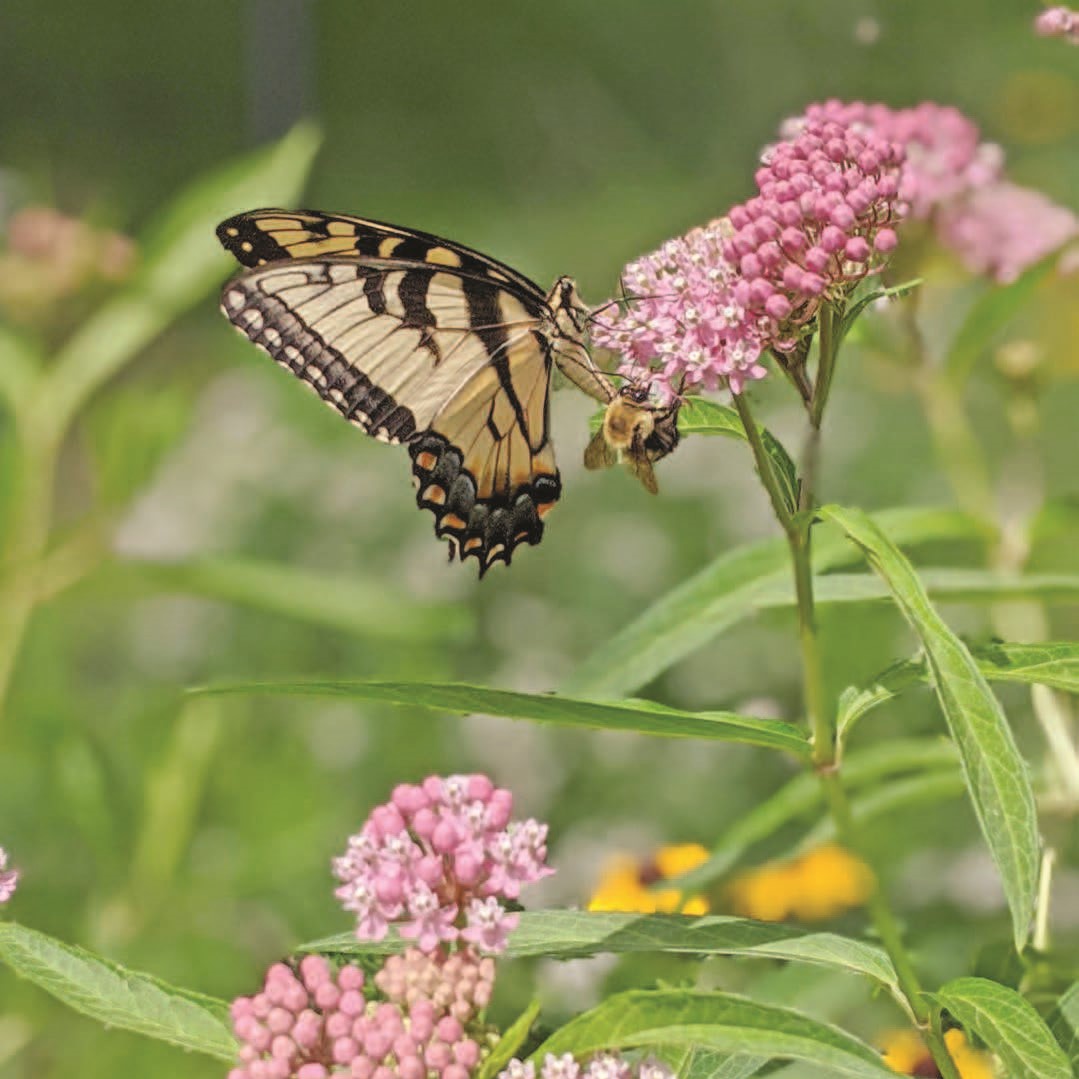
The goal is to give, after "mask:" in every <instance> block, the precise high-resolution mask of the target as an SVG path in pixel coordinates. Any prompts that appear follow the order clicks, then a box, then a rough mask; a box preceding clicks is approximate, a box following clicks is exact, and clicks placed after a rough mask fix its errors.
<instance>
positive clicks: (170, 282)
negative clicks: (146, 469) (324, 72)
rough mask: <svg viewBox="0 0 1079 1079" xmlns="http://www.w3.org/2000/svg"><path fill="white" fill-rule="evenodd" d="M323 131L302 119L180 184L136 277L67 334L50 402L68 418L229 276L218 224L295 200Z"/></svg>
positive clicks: (60, 419)
mask: <svg viewBox="0 0 1079 1079" xmlns="http://www.w3.org/2000/svg"><path fill="white" fill-rule="evenodd" d="M319 141H320V137H319V134H318V132H317V131H316V130H315V128H313V127H312V126H311V125H310V124H306V123H301V124H298V125H297V126H296V127H294V128H293V129H292V130H291V131H290V132H289V133H288V134H287V135H285V137H284V138H282V139H280V140H279V141H278V142H276V143H274V144H272V145H270V146H267V147H263V148H261V149H259V150H256V151H255V152H254V153H251V154H248V155H245V156H244V157H242V158H241V159H239V160H236V161H230V162H228V163H227V164H225V165H224V166H221V167H220V168H217V169H215V170H213V171H212V172H211V173H209V174H208V175H206V176H204V177H202V178H200V179H198V180H196V181H195V182H194V183H193V184H192V185H191V186H190V187H189V188H187V189H186V190H184V191H182V192H181V193H180V194H179V195H178V196H177V197H176V199H175V200H174V201H173V203H172V204H171V205H170V206H169V207H167V208H166V209H165V211H164V212H163V214H162V215H161V216H160V217H159V219H158V222H157V225H156V226H155V227H154V228H152V229H151V230H150V232H149V234H148V235H147V236H146V237H144V239H143V243H142V250H143V259H142V265H141V266H140V268H139V269H138V271H137V272H136V274H135V275H134V277H133V278H132V280H131V283H130V284H129V285H128V286H127V287H126V288H125V289H124V290H123V291H122V292H120V293H119V294H118V295H117V296H116V298H115V299H113V300H110V301H109V302H108V303H107V304H106V305H105V306H104V307H102V308H101V310H100V311H98V312H97V313H96V314H95V315H94V316H93V317H92V318H90V319H89V320H88V321H87V322H85V323H84V324H83V325H82V327H80V329H79V330H78V331H77V332H76V333H75V334H74V335H73V336H72V337H71V338H70V339H69V340H68V342H67V344H66V345H65V346H64V348H63V350H62V351H61V353H60V355H59V357H58V358H57V361H56V364H55V365H54V366H53V368H52V373H51V375H50V376H49V377H50V379H51V383H52V384H51V386H50V389H49V393H50V395H51V401H50V403H51V407H52V410H53V413H52V414H53V415H54V417H55V418H56V421H55V422H57V423H58V424H60V425H63V424H64V423H65V422H66V420H67V419H69V418H70V417H71V416H73V415H74V414H75V412H76V411H77V409H78V408H79V406H80V405H81V404H82V403H83V402H84V401H85V400H86V398H87V397H89V396H90V394H92V393H93V392H94V391H96V390H97V389H98V387H99V386H101V384H102V383H104V382H105V381H106V380H107V379H109V378H111V377H112V376H113V375H115V374H116V373H117V372H118V371H119V370H120V369H121V368H122V367H123V366H124V365H125V364H126V363H127V362H128V361H129V360H130V359H132V358H133V357H134V356H135V355H136V354H137V353H138V352H139V350H140V349H142V348H143V347H144V346H145V345H146V344H148V343H149V342H150V341H151V340H153V338H154V337H156V336H157V335H158V334H159V333H161V331H162V330H163V329H164V328H165V327H166V326H167V325H169V323H171V322H172V321H173V320H174V319H175V318H177V317H178V316H179V315H180V314H181V313H182V312H183V311H185V310H187V309H188V308H189V307H191V306H193V305H194V304H195V303H197V302H198V301H199V300H201V299H202V298H203V297H204V296H208V295H209V294H210V293H211V292H213V291H214V289H215V288H216V287H217V285H218V283H219V282H220V281H221V279H222V278H223V277H224V276H225V274H226V273H227V271H228V267H229V258H228V256H227V255H226V254H225V253H224V252H223V251H222V250H221V247H220V245H219V244H218V242H217V239H216V237H215V236H214V227H215V226H216V225H217V224H218V222H220V221H221V220H222V218H225V217H228V216H229V214H234V213H236V212H237V211H239V210H247V209H251V208H252V207H254V206H273V205H280V204H281V203H288V202H291V201H292V200H293V199H295V198H296V197H297V195H299V193H300V191H301V189H302V187H303V183H304V180H305V179H306V177H307V173H308V170H309V169H310V167H311V163H312V161H313V160H314V155H315V152H316V150H317V149H318V144H319Z"/></svg>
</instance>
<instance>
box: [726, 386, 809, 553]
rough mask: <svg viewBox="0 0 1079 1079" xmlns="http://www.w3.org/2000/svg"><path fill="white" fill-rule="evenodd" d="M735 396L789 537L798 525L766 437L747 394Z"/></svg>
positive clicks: (762, 477)
mask: <svg viewBox="0 0 1079 1079" xmlns="http://www.w3.org/2000/svg"><path fill="white" fill-rule="evenodd" d="M733 396H734V407H735V408H736V409H737V411H738V418H739V419H740V420H741V421H742V427H743V429H744V430H745V432H746V441H747V442H748V443H749V448H750V450H752V452H753V461H754V464H756V466H757V475H758V476H759V477H760V481H761V483H762V484H763V485H764V489H765V490H766V491H767V492H768V498H769V500H770V501H771V503H772V510H773V512H774V513H775V515H776V519H777V520H778V521H779V523H780V525H782V527H783V531H784V532H785V533H786V534H787V536H788V537H789V536H790V535H791V533H792V531H795V530H796V528H797V526H796V525H795V523H794V519H793V516H792V514H791V511H790V509H789V508H788V506H787V503H786V502H785V501H784V500H783V492H782V490H781V489H780V486H779V480H778V478H777V477H776V474H775V469H774V468H773V467H772V459H771V458H770V457H769V456H768V451H767V450H766V449H765V447H764V439H763V438H761V431H760V428H759V427H758V426H757V421H756V420H754V419H753V413H752V411H751V410H750V407H749V401H747V400H746V396H745V394H742V393H736V394H734V395H733Z"/></svg>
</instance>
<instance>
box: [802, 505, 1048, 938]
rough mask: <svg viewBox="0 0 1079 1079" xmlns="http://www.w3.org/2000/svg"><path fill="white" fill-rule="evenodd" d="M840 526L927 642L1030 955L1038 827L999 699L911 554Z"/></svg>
mask: <svg viewBox="0 0 1079 1079" xmlns="http://www.w3.org/2000/svg"><path fill="white" fill-rule="evenodd" d="M821 513H822V515H823V516H826V517H828V518H830V519H831V520H833V521H835V522H836V523H837V524H838V525H839V526H840V527H841V528H842V529H843V530H844V531H845V532H846V533H847V534H848V535H849V536H850V537H851V539H852V540H853V541H854V542H855V543H856V544H858V546H859V547H861V548H862V550H863V551H864V552H865V555H866V557H867V559H868V560H869V563H870V565H871V566H872V567H873V569H874V570H876V572H877V573H878V574H879V575H880V576H881V577H882V578H883V580H884V581H885V582H886V583H887V584H888V587H889V589H890V590H891V593H892V596H893V598H894V600H895V602H896V604H897V605H898V606H899V608H900V610H901V611H902V612H903V614H904V615H905V616H906V618H907V620H908V621H909V622H910V624H911V626H912V627H913V628H914V631H915V632H916V633H917V635H918V636H919V638H920V639H921V643H922V647H923V649H924V650H925V656H926V665H927V668H928V670H929V675H930V679H931V682H932V685H933V689H934V691H935V692H936V695H937V698H938V700H939V701H940V705H941V708H942V710H943V712H944V716H945V718H946V720H947V722H948V727H949V729H950V730H951V733H952V738H953V739H954V740H955V743H956V745H957V746H958V748H959V755H960V759H961V761H962V766H963V773H964V775H965V777H966V782H967V789H968V791H969V792H970V798H971V801H972V803H973V805H974V811H975V813H976V815H977V817H978V822H979V824H980V825H981V830H982V834H983V835H984V836H985V840H986V843H987V844H988V845H989V849H990V851H991V852H992V855H993V859H994V861H995V862H996V864H997V869H998V870H999V872H1000V875H1001V879H1002V882H1003V884H1004V893H1005V895H1006V896H1007V898H1008V906H1009V908H1010V909H1011V914H1012V930H1013V935H1014V938H1015V944H1016V947H1017V948H1020V949H1021V948H1022V946H1023V944H1024V942H1025V941H1026V938H1027V933H1028V931H1029V928H1030V922H1031V918H1032V916H1033V913H1034V893H1035V889H1036V887H1037V878H1038V849H1039V838H1038V824H1037V817H1036V814H1035V808H1034V792H1033V790H1032V789H1031V784H1030V776H1029V774H1028V771H1027V767H1026V764H1025V762H1024V761H1023V758H1022V757H1021V756H1020V755H1019V750H1018V748H1017V747H1016V744H1015V739H1014V738H1013V737H1012V732H1011V729H1010V728H1009V726H1008V723H1007V720H1006V719H1005V717H1004V712H1003V710H1002V709H1001V707H1000V704H999V703H998V701H997V699H996V697H994V696H993V693H992V691H991V690H990V688H989V685H988V683H987V682H986V680H985V676H984V675H983V674H982V672H981V670H980V669H979V668H978V664H977V662H976V661H975V660H974V657H973V656H971V654H970V652H969V651H968V650H967V648H966V646H965V645H964V644H963V642H962V641H961V640H960V639H959V638H958V637H957V636H956V635H955V634H954V633H953V632H952V631H951V630H950V629H949V628H948V626H947V625H945V623H944V621H943V620H942V619H941V617H940V615H938V614H937V612H936V610H935V609H934V607H933V605H932V604H931V603H930V601H929V597H928V595H926V592H925V589H924V588H923V587H922V584H921V582H920V581H919V579H918V576H917V574H916V573H915V572H914V568H913V567H912V566H911V564H910V562H909V561H908V560H907V559H906V557H905V556H904V555H903V553H902V552H901V551H900V550H899V549H898V548H897V547H896V546H895V544H894V543H892V541H891V540H890V539H889V538H888V537H887V535H886V534H885V533H884V532H883V531H882V530H881V529H880V527H879V526H878V525H877V524H875V523H874V522H873V521H872V520H871V519H870V518H869V517H868V516H867V515H866V514H864V513H862V512H861V511H860V510H854V509H848V508H845V507H841V506H828V507H825V508H824V509H823V510H822V511H821Z"/></svg>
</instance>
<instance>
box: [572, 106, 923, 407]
mask: <svg viewBox="0 0 1079 1079" xmlns="http://www.w3.org/2000/svg"><path fill="white" fill-rule="evenodd" d="M902 164H903V151H902V148H901V147H900V146H899V145H898V144H896V143H894V142H892V141H890V140H888V139H886V138H883V137H881V136H879V135H878V134H876V133H875V132H874V131H873V130H872V129H871V128H869V127H867V126H866V125H865V124H862V123H857V124H852V123H847V122H845V121H843V120H842V119H835V118H832V117H830V116H819V117H818V116H811V115H807V116H805V117H802V118H801V119H800V120H799V121H798V122H797V123H791V124H790V125H788V128H787V130H786V131H785V137H784V138H782V139H781V140H780V141H779V142H777V143H775V144H774V145H772V146H770V147H768V148H767V149H766V150H765V153H764V155H763V158H762V165H761V167H760V169H758V171H757V173H756V177H755V179H756V185H757V192H758V193H757V195H755V196H754V197H753V198H750V199H748V200H747V201H746V202H744V203H742V204H741V205H738V206H735V207H734V208H733V209H731V211H730V212H729V214H728V215H727V217H726V218H723V219H720V220H719V221H716V222H713V223H712V224H711V225H709V226H707V227H706V228H704V229H695V230H694V231H692V232H690V233H689V234H688V235H686V236H684V237H682V238H680V239H677V240H672V241H670V242H668V243H667V244H665V245H664V246H663V247H662V248H660V250H659V251H657V252H655V253H654V254H651V255H646V256H645V257H644V258H642V259H639V260H637V261H636V262H633V263H630V264H629V266H627V267H626V270H625V274H624V278H623V280H624V283H626V284H628V286H629V287H630V289H631V291H632V292H633V293H636V294H639V298H635V297H634V296H631V297H630V300H631V301H632V302H631V303H628V304H626V305H623V306H622V307H617V308H614V309H613V313H612V314H610V315H606V316H605V314H604V311H605V309H611V306H612V305H606V308H599V309H597V311H596V312H595V313H594V315H593V325H594V328H593V331H592V339H593V341H594V342H595V343H596V344H598V345H601V346H604V347H607V348H611V349H614V350H615V351H617V352H620V353H621V354H622V356H623V358H624V361H625V363H624V366H623V368H622V370H623V373H626V374H633V375H639V373H640V369H641V368H645V369H648V368H650V367H651V368H658V369H657V370H656V372H655V374H654V376H653V382H654V384H655V385H657V386H658V387H659V389H660V391H661V393H663V394H664V395H667V396H669V395H671V394H674V393H677V392H680V390H681V389H682V387H683V386H684V385H689V386H694V385H699V386H701V387H702V388H703V389H715V388H716V387H717V386H719V385H722V384H727V385H729V386H730V389H731V390H732V391H733V392H734V393H741V392H742V390H743V388H744V386H745V383H746V382H748V381H750V380H753V379H759V378H762V377H763V376H764V375H765V373H766V370H765V368H764V367H763V365H762V364H761V363H760V357H761V355H762V354H763V353H764V352H766V351H768V350H776V351H779V352H789V351H791V350H793V349H795V348H797V347H798V346H799V343H800V341H801V339H802V337H803V336H804V333H805V331H806V329H807V328H808V327H810V325H811V323H812V321H813V319H814V317H815V316H816V314H817V311H818V310H819V308H820V305H821V304H822V303H824V302H826V301H828V300H836V299H840V298H842V297H843V296H845V295H846V294H847V293H849V292H850V291H851V290H852V289H853V288H854V287H855V285H857V283H858V282H859V281H861V280H862V279H863V278H864V277H865V276H866V275H867V274H871V273H875V272H877V271H878V270H879V269H880V268H881V266H882V265H883V262H884V260H885V259H886V257H887V256H888V254H889V253H890V252H891V251H892V250H893V249H894V248H895V246H896V243H897V236H896V231H895V226H896V224H897V223H898V221H899V219H900V217H901V216H902V214H903V212H904V205H903V202H902V199H901V198H900V192H899V187H900V175H901V172H900V170H901V167H902Z"/></svg>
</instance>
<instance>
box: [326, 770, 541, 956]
mask: <svg viewBox="0 0 1079 1079" xmlns="http://www.w3.org/2000/svg"><path fill="white" fill-rule="evenodd" d="M512 812H513V795H512V794H511V793H510V792H509V791H508V790H504V789H502V788H499V787H496V786H495V785H494V784H493V783H492V782H491V780H490V779H488V778H487V777H486V776H482V775H463V776H449V777H447V778H442V777H439V776H430V777H429V778H428V779H425V780H424V781H423V783H422V784H420V785H418V786H414V785H410V784H402V785H401V786H398V787H397V788H396V789H395V790H394V792H393V795H392V797H391V798H390V801H389V802H386V803H385V804H383V805H380V806H377V807H376V808H375V809H374V810H373V811H372V813H371V815H370V816H369V817H368V819H367V821H366V823H365V824H364V826H363V828H362V829H361V830H360V832H359V833H358V834H356V835H354V836H351V837H350V838H349V841H348V849H347V850H346V852H345V854H344V855H342V856H341V857H339V858H335V859H334V862H333V871H334V875H335V876H336V877H337V879H338V880H339V881H340V882H341V884H340V887H338V888H337V890H336V891H335V893H334V894H335V895H336V896H337V898H338V899H340V900H341V903H342V905H343V906H344V908H345V909H346V910H348V911H351V912H352V913H354V914H355V915H356V935H357V937H359V938H360V939H361V940H382V939H383V938H384V937H385V936H386V934H387V933H388V931H389V927H390V924H391V923H393V924H395V925H396V927H397V931H398V932H399V934H400V935H401V936H402V937H403V938H405V939H406V940H412V941H415V942H416V945H417V947H418V948H419V949H420V951H423V952H433V951H435V950H436V949H437V948H439V947H440V946H441V945H442V944H444V943H450V942H453V941H463V942H465V943H466V944H469V945H472V946H473V947H475V948H477V949H479V950H481V951H484V952H491V953H495V952H500V951H502V950H503V949H504V948H505V946H506V938H507V935H508V933H509V932H510V931H511V930H512V929H514V928H515V927H516V925H517V921H518V916H517V915H516V914H510V913H507V911H506V908H505V907H504V906H503V903H502V900H506V899H509V900H516V899H517V897H518V895H519V894H520V890H521V887H522V886H523V885H526V884H530V883H532V882H533V881H537V880H539V879H541V878H542V877H545V876H547V875H549V874H550V873H553V872H554V870H553V869H551V868H549V867H548V865H547V826H546V825H545V824H540V823H538V822H537V821H535V820H531V819H529V820H524V821H514V820H511V819H510V817H511V815H512Z"/></svg>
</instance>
